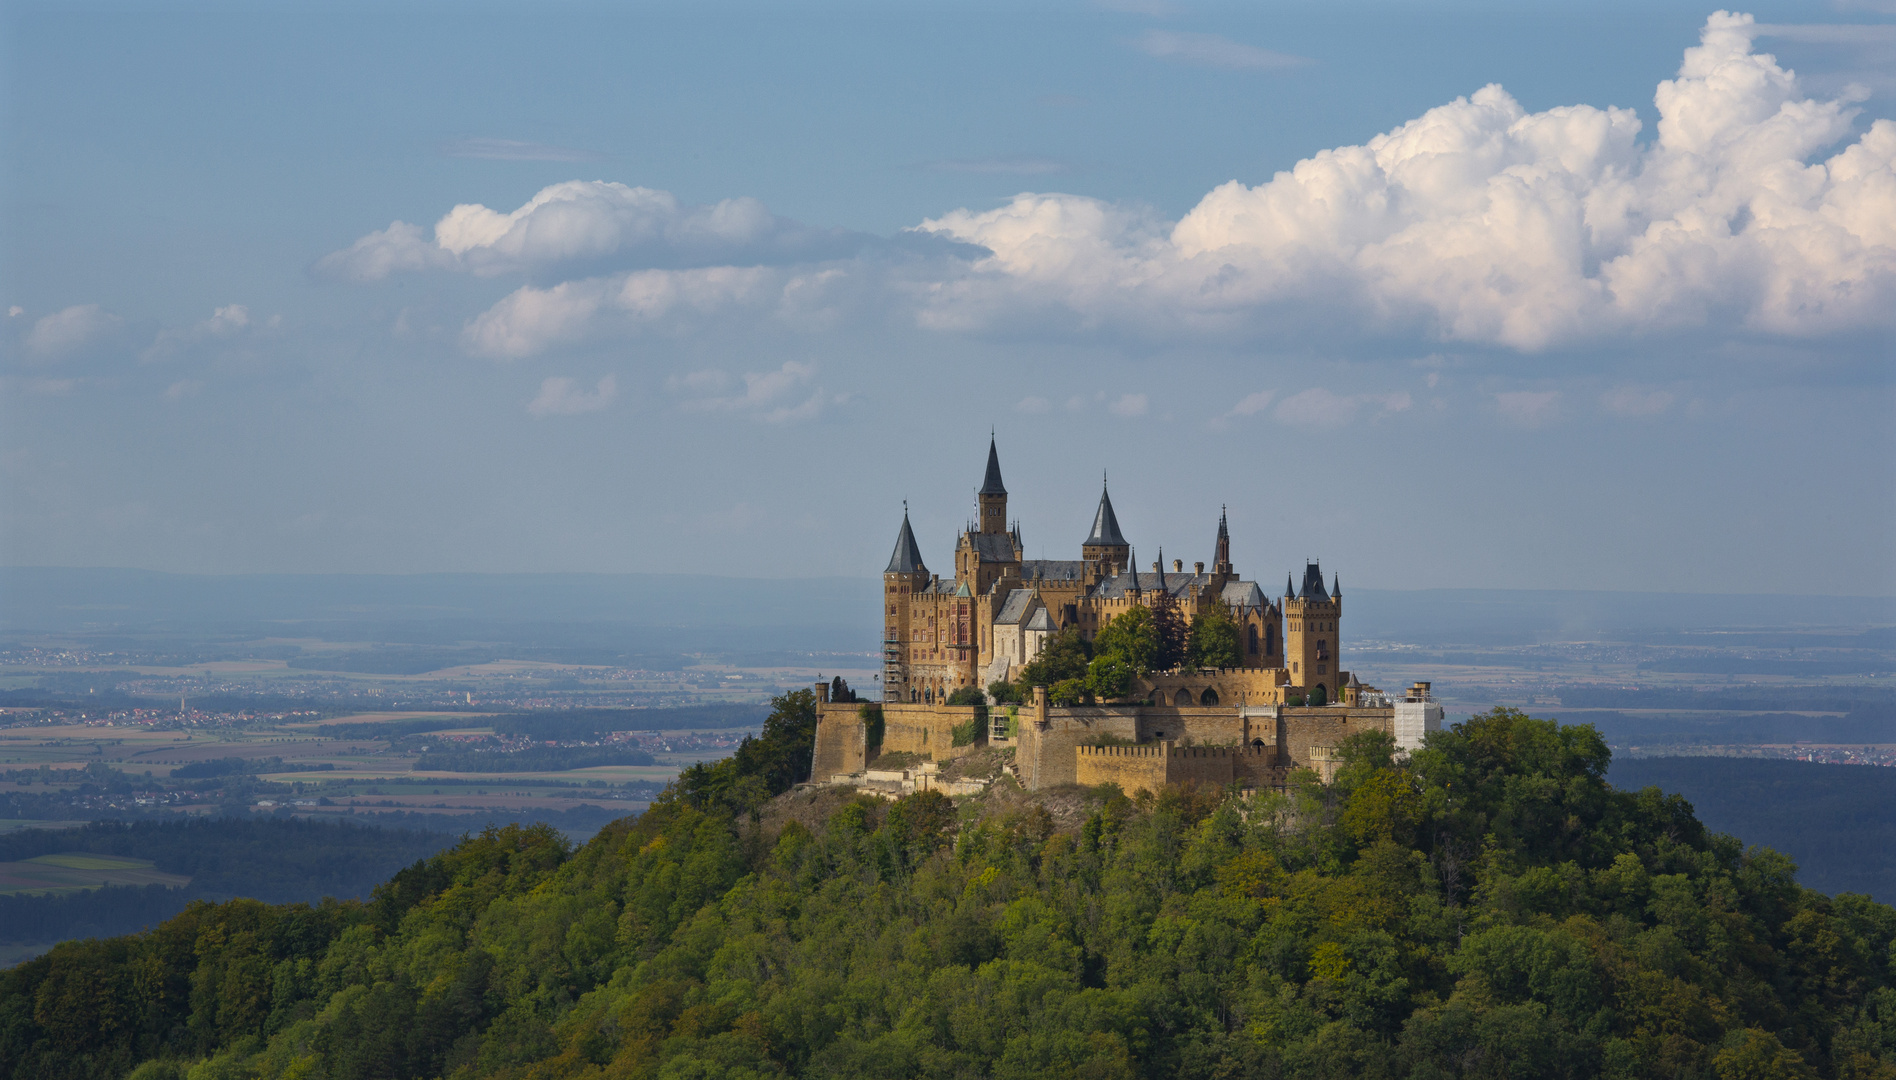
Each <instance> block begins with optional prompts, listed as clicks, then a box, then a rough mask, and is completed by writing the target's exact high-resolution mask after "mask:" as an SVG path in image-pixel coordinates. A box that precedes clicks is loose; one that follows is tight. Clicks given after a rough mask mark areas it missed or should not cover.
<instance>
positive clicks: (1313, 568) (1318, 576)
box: [1297, 563, 1330, 600]
mask: <svg viewBox="0 0 1896 1080" xmlns="http://www.w3.org/2000/svg"><path fill="white" fill-rule="evenodd" d="M1297 595H1298V597H1299V598H1301V599H1304V600H1328V599H1329V598H1330V594H1329V593H1328V592H1326V591H1325V590H1324V588H1323V567H1321V566H1319V565H1318V564H1316V563H1305V564H1304V587H1303V591H1302V592H1300V593H1298V594H1297Z"/></svg>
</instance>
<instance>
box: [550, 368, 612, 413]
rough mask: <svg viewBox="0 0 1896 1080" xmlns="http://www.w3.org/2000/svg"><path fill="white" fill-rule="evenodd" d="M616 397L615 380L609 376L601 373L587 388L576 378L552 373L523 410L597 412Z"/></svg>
mask: <svg viewBox="0 0 1896 1080" xmlns="http://www.w3.org/2000/svg"><path fill="white" fill-rule="evenodd" d="M618 396H619V380H618V379H616V378H614V377H613V376H611V375H601V376H600V377H599V381H598V383H596V384H594V386H593V388H592V389H591V390H587V389H586V388H585V387H584V386H581V385H580V383H579V381H578V380H577V379H569V378H567V377H565V376H562V375H556V376H554V377H552V378H549V379H546V380H544V381H542V382H541V383H540V393H539V394H538V395H537V396H535V397H534V399H533V400H532V401H529V402H527V412H528V413H530V414H532V415H534V416H540V417H545V416H576V415H578V414H580V413H590V412H599V411H600V410H602V409H604V408H605V407H606V406H608V405H610V404H612V400H613V399H614V398H616V397H618Z"/></svg>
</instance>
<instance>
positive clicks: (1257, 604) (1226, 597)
mask: <svg viewBox="0 0 1896 1080" xmlns="http://www.w3.org/2000/svg"><path fill="white" fill-rule="evenodd" d="M1219 599H1221V600H1223V601H1224V602H1225V603H1226V604H1229V605H1231V606H1232V607H1239V608H1262V607H1263V606H1264V590H1263V589H1260V588H1258V587H1257V582H1255V581H1227V582H1225V587H1224V592H1223V593H1221V594H1220V595H1219Z"/></svg>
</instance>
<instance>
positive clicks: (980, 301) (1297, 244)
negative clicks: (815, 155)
mask: <svg viewBox="0 0 1896 1080" xmlns="http://www.w3.org/2000/svg"><path fill="white" fill-rule="evenodd" d="M1753 31H1754V24H1753V22H1752V19H1751V17H1750V16H1748V15H1732V14H1728V13H1724V12H1720V13H1717V14H1715V15H1713V16H1712V17H1711V18H1710V19H1709V20H1708V21H1707V23H1706V25H1705V28H1704V31H1703V33H1702V35H1701V40H1700V43H1699V45H1697V46H1695V47H1693V48H1691V49H1688V50H1686V53H1685V58H1684V61H1683V63H1682V64H1681V67H1680V69H1679V74H1678V77H1677V78H1674V79H1671V80H1667V81H1666V82H1663V83H1661V84H1660V85H1659V87H1658V89H1657V91H1656V93H1655V96H1654V102H1655V104H1656V106H1657V109H1658V114H1659V120H1658V125H1657V131H1656V136H1657V137H1656V138H1655V139H1653V140H1652V141H1651V142H1650V143H1648V144H1642V143H1640V142H1639V141H1638V139H1637V136H1638V134H1639V132H1640V129H1641V124H1640V121H1639V119H1638V117H1637V116H1636V114H1635V113H1634V112H1633V111H1631V110H1628V109H1619V108H1607V109H1599V108H1594V107H1592V106H1587V105H1574V106H1562V107H1559V108H1553V109H1549V110H1547V111H1545V112H1539V113H1529V112H1527V111H1526V110H1525V109H1523V108H1522V107H1521V105H1520V104H1519V102H1517V101H1515V99H1514V98H1513V97H1511V96H1510V95H1509V94H1508V93H1507V92H1506V91H1504V90H1503V89H1502V88H1500V87H1499V86H1488V87H1485V88H1483V89H1482V90H1480V91H1478V92H1476V93H1474V94H1472V95H1470V96H1469V97H1467V98H1461V99H1457V100H1456V101H1454V102H1451V103H1449V104H1447V105H1443V106H1440V107H1438V108H1435V109H1431V110H1429V111H1428V112H1427V113H1425V114H1424V115H1423V116H1421V117H1419V118H1417V119H1415V120H1412V121H1410V122H1408V123H1406V124H1403V125H1402V126H1400V127H1398V128H1396V129H1394V130H1392V131H1390V132H1388V133H1386V134H1383V135H1379V136H1377V137H1376V138H1374V139H1371V140H1370V141H1369V142H1368V143H1367V144H1365V145H1363V146H1346V147H1340V148H1337V149H1334V150H1326V151H1323V152H1321V153H1319V154H1317V155H1315V156H1314V157H1312V158H1309V159H1306V160H1304V161H1301V162H1299V163H1297V165H1296V166H1295V167H1293V168H1292V169H1290V170H1288V171H1286V172H1282V173H1279V174H1277V175H1276V176H1275V177H1273V178H1272V179H1270V180H1269V181H1266V182H1265V183H1263V184H1259V185H1257V186H1255V187H1251V186H1246V185H1244V184H1242V183H1240V182H1236V181H1233V182H1231V183H1228V184H1225V185H1223V186H1221V187H1219V188H1217V189H1215V190H1213V191H1212V192H1211V193H1209V194H1208V195H1206V196H1205V197H1204V199H1203V200H1201V201H1200V202H1199V204H1198V205H1197V206H1196V207H1195V208H1194V209H1193V210H1192V211H1191V212H1190V213H1188V214H1186V215H1185V217H1184V218H1183V219H1181V220H1179V221H1177V222H1173V223H1170V224H1169V225H1168V224H1167V223H1165V222H1162V221H1159V220H1157V219H1155V218H1153V217H1152V216H1151V215H1150V214H1149V213H1145V212H1141V211H1139V210H1137V209H1134V208H1127V207H1121V206H1116V205H1113V204H1110V203H1106V202H1102V201H1099V200H1095V199H1089V198H1082V197H1078V196H1069V195H1047V194H1026V195H1021V196H1017V197H1016V198H1015V199H1013V200H1012V201H1010V202H1009V203H1008V204H1007V205H1005V206H1002V207H999V208H996V209H993V210H988V211H981V212H975V211H969V210H960V211H955V212H953V213H949V214H945V215H943V216H941V217H939V218H935V219H931V220H929V221H925V222H924V223H923V224H922V225H921V226H919V228H920V229H921V230H922V231H925V232H929V233H933V234H937V235H942V236H947V237H952V238H954V239H956V240H960V241H963V242H967V243H971V244H978V245H980V246H982V247H985V248H986V249H988V251H989V252H990V253H991V254H990V255H989V256H988V257H986V258H984V259H981V260H979V261H978V262H976V263H975V264H974V266H973V268H972V272H971V273H969V274H968V275H966V276H964V277H961V278H958V279H955V280H951V281H946V282H943V283H942V284H941V285H940V286H939V287H937V288H935V289H933V290H930V291H929V292H928V293H927V294H926V296H925V301H924V302H925V305H926V307H925V310H924V311H923V313H922V321H923V323H924V324H925V325H930V326H936V327H942V328H976V327H982V326H988V325H994V324H996V323H997V322H1000V321H1002V320H1004V319H1008V318H1019V317H1021V316H1020V315H1019V314H1018V313H1019V311H1020V309H1022V308H1023V307H1024V308H1029V309H1039V310H1042V311H1044V310H1046V309H1048V308H1055V309H1060V308H1064V309H1066V310H1068V311H1069V312H1071V313H1073V314H1074V315H1076V316H1078V318H1079V321H1080V323H1081V325H1101V324H1121V325H1128V324H1129V325H1134V326H1138V327H1142V328H1145V329H1147V330H1150V331H1154V332H1164V331H1171V330H1176V329H1179V328H1191V327H1198V328H1204V329H1213V330H1230V329H1231V328H1233V327H1239V328H1242V327H1245V326H1252V327H1255V326H1257V325H1259V324H1260V323H1261V322H1262V321H1263V320H1264V319H1265V318H1266V317H1267V316H1272V315H1274V316H1276V317H1277V320H1279V321H1281V320H1284V319H1291V320H1294V319H1296V318H1298V317H1304V318H1307V319H1310V320H1313V321H1321V322H1323V323H1332V322H1333V320H1334V317H1335V315H1336V314H1337V310H1338V307H1339V305H1341V306H1342V307H1343V308H1344V309H1346V310H1347V311H1350V312H1353V313H1355V314H1357V315H1360V316H1361V317H1362V321H1364V322H1366V323H1367V324H1369V325H1370V326H1371V327H1372V329H1378V330H1381V331H1384V332H1390V331H1394V332H1403V333H1413V332H1416V331H1418V330H1419V331H1421V332H1423V333H1425V334H1427V335H1430V336H1434V337H1438V338H1444V339H1451V340H1458V341H1465V342H1474V343H1483V344H1496V345H1503V346H1509V347H1512V348H1515V349H1523V350H1535V349H1542V348H1546V347H1549V346H1554V345H1560V344H1565V343H1569V342H1574V341H1579V340H1585V339H1590V338H1597V337H1599V336H1602V335H1613V334H1630V333H1639V332H1643V331H1650V330H1654V329H1667V328H1676V327H1702V326H1707V325H1724V324H1734V325H1737V326H1741V327H1744V328H1747V329H1749V330H1751V331H1754V332H1762V333H1765V334H1771V335H1793V336H1812V335H1823V334H1828V333H1836V332H1848V331H1853V330H1862V329H1866V328H1887V327H1890V326H1891V325H1893V320H1896V123H1891V122H1890V121H1888V120H1877V121H1875V122H1874V123H1873V124H1871V125H1870V127H1869V129H1868V130H1867V131H1866V132H1864V133H1863V134H1862V135H1861V136H1860V137H1859V138H1857V139H1856V140H1855V141H1854V142H1851V143H1849V144H1848V145H1847V146H1845V147H1844V148H1843V149H1842V150H1841V151H1839V152H1836V153H1834V154H1832V155H1831V156H1829V157H1825V158H1819V157H1818V155H1819V154H1820V153H1821V152H1823V151H1825V150H1826V149H1827V148H1830V147H1834V146H1835V145H1836V144H1838V143H1839V142H1840V141H1842V140H1843V139H1845V138H1846V137H1847V136H1848V135H1849V134H1850V132H1851V128H1852V123H1853V118H1854V111H1853V109H1852V108H1851V107H1850V105H1849V103H1848V102H1847V101H1842V100H1832V101H1819V100H1813V99H1810V98H1806V97H1804V96H1802V95H1801V94H1800V93H1799V90H1798V87H1797V82H1796V79H1795V78H1794V76H1793V75H1792V74H1791V73H1790V72H1789V71H1787V70H1785V69H1783V68H1782V67H1780V66H1779V65H1778V64H1777V62H1776V61H1775V59H1774V58H1772V57H1771V56H1770V55H1768V54H1764V53H1759V52H1756V51H1754V49H1753V48H1752V39H1753V36H1754V34H1753Z"/></svg>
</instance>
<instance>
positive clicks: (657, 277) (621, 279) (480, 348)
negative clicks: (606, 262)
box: [462, 266, 784, 360]
mask: <svg viewBox="0 0 1896 1080" xmlns="http://www.w3.org/2000/svg"><path fill="white" fill-rule="evenodd" d="M780 277H781V275H780V274H779V273H778V272H776V271H773V270H769V269H766V268H763V267H738V266H711V267H704V268H702V269H697V270H636V271H632V272H630V273H626V274H615V275H610V276H607V277H597V278H584V279H581V280H579V281H566V282H561V283H560V284H558V285H554V286H551V287H549V288H540V287H538V286H533V285H527V286H522V287H521V288H519V289H516V290H515V291H514V292H512V293H510V294H509V295H508V296H506V297H505V298H503V299H502V300H501V301H500V302H499V303H497V304H495V305H494V306H493V307H491V308H489V309H487V310H486V311H484V312H482V313H481V314H480V315H479V316H477V317H476V318H475V319H474V320H473V321H472V322H470V323H468V325H467V327H466V329H465V330H464V331H463V333H462V342H463V344H465V345H466V347H467V348H468V350H469V351H471V352H474V353H477V354H479V355H483V356H491V357H495V358H497V359H504V360H505V359H519V358H521V357H526V356H532V355H533V354H535V353H537V352H540V351H541V350H543V349H546V348H548V347H549V346H552V345H556V344H562V343H569V342H575V341H581V340H584V339H586V338H588V337H591V336H593V335H595V334H597V333H599V332H601V331H602V330H604V329H606V328H608V327H611V326H614V325H616V326H619V327H622V328H631V327H637V326H641V325H649V324H651V323H654V322H657V321H659V320H661V319H664V318H666V317H667V316H671V315H679V314H698V315H705V314H712V313H716V312H718V311H719V310H721V309H724V308H727V307H732V306H738V305H747V304H750V305H754V304H759V303H762V302H765V301H769V300H773V299H780V298H781V297H782V295H783V289H784V287H783V284H782V282H781V280H780Z"/></svg>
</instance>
